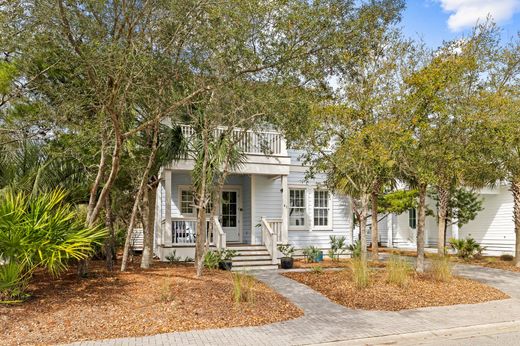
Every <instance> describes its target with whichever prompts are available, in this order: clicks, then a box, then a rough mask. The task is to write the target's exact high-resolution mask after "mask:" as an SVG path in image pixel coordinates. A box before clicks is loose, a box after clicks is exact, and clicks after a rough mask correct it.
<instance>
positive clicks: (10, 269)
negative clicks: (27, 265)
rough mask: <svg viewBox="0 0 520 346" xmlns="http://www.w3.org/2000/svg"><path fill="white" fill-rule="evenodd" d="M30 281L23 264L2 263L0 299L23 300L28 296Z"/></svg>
mask: <svg viewBox="0 0 520 346" xmlns="http://www.w3.org/2000/svg"><path fill="white" fill-rule="evenodd" d="M28 281H29V280H28V276H26V275H25V273H24V269H23V266H22V265H20V264H18V263H15V262H11V263H6V264H3V265H0V301H3V302H7V303H17V302H21V301H23V300H24V299H25V298H27V296H28V295H27V294H26V293H25V290H26V288H27V283H28Z"/></svg>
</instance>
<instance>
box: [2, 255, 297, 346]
mask: <svg viewBox="0 0 520 346" xmlns="http://www.w3.org/2000/svg"><path fill="white" fill-rule="evenodd" d="M90 269H91V276H90V277H89V278H87V279H78V278H77V277H76V275H75V270H74V268H73V269H71V271H70V272H69V273H67V274H66V275H64V276H62V278H60V279H52V278H51V277H49V276H48V275H46V274H44V273H38V274H37V276H36V277H35V280H33V282H34V284H32V285H31V287H30V290H31V293H32V294H33V297H32V298H31V300H29V301H28V302H26V303H23V304H21V305H15V306H0V323H1V325H2V331H1V334H2V344H3V345H4V344H5V345H15V344H56V343H66V342H74V341H81V340H94V339H106V338H119V337H130V336H141V335H153V334H157V333H165V332H173V331H186V330H192V329H207V328H223V327H236V326H255V325H261V324H267V323H273V322H277V321H283V320H287V319H291V318H295V317H299V316H301V315H302V314H303V312H302V311H301V310H300V309H298V308H297V307H295V306H294V305H292V304H291V303H289V302H288V301H287V300H286V299H285V298H283V297H282V296H280V295H278V294H277V293H276V292H274V291H273V290H271V289H270V288H268V287H267V286H265V285H264V284H262V283H260V282H255V285H254V289H255V291H256V295H255V302H254V303H241V304H239V305H237V304H235V303H234V302H233V300H232V289H233V285H232V281H231V275H230V273H229V272H222V271H208V272H206V273H205V275H204V276H203V277H202V278H197V277H196V276H195V271H194V269H193V268H192V267H191V266H190V267H187V266H171V265H168V264H164V263H155V265H154V268H153V269H151V270H148V271H143V270H140V269H139V268H137V266H135V268H132V269H131V270H130V271H129V272H127V273H119V272H113V273H109V272H107V271H106V270H105V269H104V267H103V263H101V262H92V263H91V265H90Z"/></svg>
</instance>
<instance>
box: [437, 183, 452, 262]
mask: <svg viewBox="0 0 520 346" xmlns="http://www.w3.org/2000/svg"><path fill="white" fill-rule="evenodd" d="M437 195H438V197H439V207H438V208H439V210H438V220H437V222H438V233H437V253H438V254H439V255H440V256H444V252H445V251H446V250H445V247H446V242H445V240H444V239H445V237H446V217H447V214H448V204H449V200H450V191H449V190H448V189H446V188H445V187H441V186H438V187H437Z"/></svg>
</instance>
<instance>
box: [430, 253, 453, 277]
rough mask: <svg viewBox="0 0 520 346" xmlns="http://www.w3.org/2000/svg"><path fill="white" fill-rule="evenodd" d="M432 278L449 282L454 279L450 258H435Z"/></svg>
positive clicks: (432, 264) (431, 268)
mask: <svg viewBox="0 0 520 346" xmlns="http://www.w3.org/2000/svg"><path fill="white" fill-rule="evenodd" d="M430 273H431V274H432V277H433V278H434V279H435V280H437V281H443V282H447V281H450V280H451V279H452V277H453V273H452V264H451V262H450V258H449V257H448V256H439V255H436V256H433V257H432V263H431V267H430Z"/></svg>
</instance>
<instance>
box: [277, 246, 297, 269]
mask: <svg viewBox="0 0 520 346" xmlns="http://www.w3.org/2000/svg"><path fill="white" fill-rule="evenodd" d="M278 251H280V252H281V253H282V255H283V257H282V258H281V259H280V266H281V267H282V269H291V268H292V267H293V264H294V259H293V258H292V255H293V253H294V246H292V245H289V244H280V245H278Z"/></svg>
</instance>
